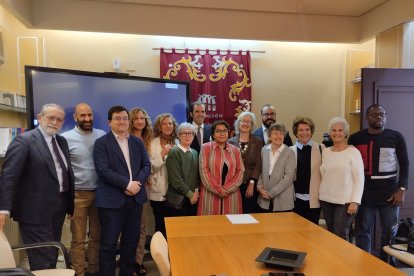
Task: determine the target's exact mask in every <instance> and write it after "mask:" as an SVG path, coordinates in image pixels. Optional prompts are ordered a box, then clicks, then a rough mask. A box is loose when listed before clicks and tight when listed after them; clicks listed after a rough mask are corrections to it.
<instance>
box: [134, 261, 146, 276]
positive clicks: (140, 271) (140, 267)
mask: <svg viewBox="0 0 414 276" xmlns="http://www.w3.org/2000/svg"><path fill="white" fill-rule="evenodd" d="M135 273H136V274H137V276H144V275H146V274H147V269H146V268H145V266H144V264H138V263H135Z"/></svg>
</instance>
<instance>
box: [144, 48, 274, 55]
mask: <svg viewBox="0 0 414 276" xmlns="http://www.w3.org/2000/svg"><path fill="white" fill-rule="evenodd" d="M161 49H164V50H167V51H172V50H176V51H186V50H187V51H207V50H208V51H213V52H217V51H219V52H228V51H229V50H223V49H189V48H152V50H154V51H158V50H161ZM240 51H242V52H250V53H257V54H264V53H266V51H250V50H230V52H240Z"/></svg>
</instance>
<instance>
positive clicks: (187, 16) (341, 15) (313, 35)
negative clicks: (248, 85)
mask: <svg viewBox="0 0 414 276" xmlns="http://www.w3.org/2000/svg"><path fill="white" fill-rule="evenodd" d="M0 4H1V5H2V6H3V7H5V8H6V9H7V10H9V11H10V12H11V13H12V14H13V15H14V16H16V18H18V19H19V20H20V21H21V22H22V23H23V24H25V25H26V26H27V27H28V28H33V29H51V30H71V31H92V32H109V33H130V34H147V35H172V36H187V37H210V38H228V39H256V40H270V41H310V42H312V41H315V42H351V43H356V42H361V41H363V40H366V39H369V38H372V37H373V36H375V35H376V34H378V33H380V32H382V31H385V30H387V29H390V28H392V27H394V26H396V25H398V24H401V23H404V22H408V21H411V20H412V19H413V18H414V1H407V0H256V1H252V0H208V1H205V0H200V1H195V0H0Z"/></svg>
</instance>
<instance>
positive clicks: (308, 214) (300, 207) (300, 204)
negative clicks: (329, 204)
mask: <svg viewBox="0 0 414 276" xmlns="http://www.w3.org/2000/svg"><path fill="white" fill-rule="evenodd" d="M293 212H295V213H296V214H298V215H299V216H302V217H304V218H305V219H307V220H310V221H312V222H313V223H315V224H319V218H320V216H321V208H312V209H311V208H310V207H309V201H307V200H302V199H300V198H296V200H295V208H294V209H293Z"/></svg>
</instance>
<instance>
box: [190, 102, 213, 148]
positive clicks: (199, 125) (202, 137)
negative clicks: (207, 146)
mask: <svg viewBox="0 0 414 276" xmlns="http://www.w3.org/2000/svg"><path fill="white" fill-rule="evenodd" d="M190 117H191V118H192V120H193V121H192V124H193V125H194V126H195V128H196V136H195V137H194V139H193V142H192V143H191V146H190V147H191V148H192V149H195V150H196V151H197V152H198V153H199V152H200V149H201V145H202V144H204V143H207V142H209V141H210V133H211V127H210V126H209V125H206V124H204V120H205V119H206V106H205V105H204V103H203V102H200V101H197V102H193V103H192V104H191V106H190Z"/></svg>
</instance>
